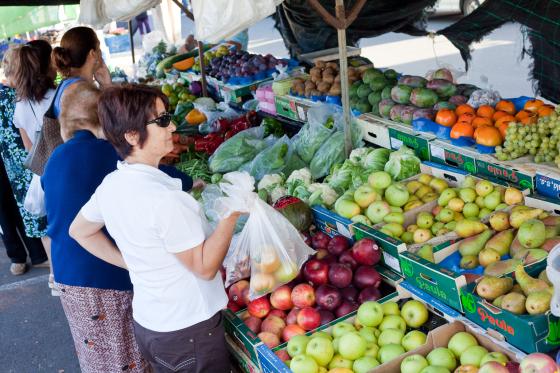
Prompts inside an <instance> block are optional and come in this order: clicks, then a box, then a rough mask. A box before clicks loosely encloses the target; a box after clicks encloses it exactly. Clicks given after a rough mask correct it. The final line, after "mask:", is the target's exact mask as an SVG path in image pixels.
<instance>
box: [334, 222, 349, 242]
mask: <svg viewBox="0 0 560 373" xmlns="http://www.w3.org/2000/svg"><path fill="white" fill-rule="evenodd" d="M336 230H337V231H338V233H340V234H341V235H343V236H344V237H347V238H349V239H352V233H350V231H349V230H348V228H347V227H346V226H345V225H344V224H342V223H339V222H336Z"/></svg>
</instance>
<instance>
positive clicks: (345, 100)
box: [335, 0, 352, 157]
mask: <svg viewBox="0 0 560 373" xmlns="http://www.w3.org/2000/svg"><path fill="white" fill-rule="evenodd" d="M335 10H336V18H338V19H344V18H345V11H344V0H336V5H335ZM337 33H338V53H339V57H340V87H341V89H342V95H341V96H342V97H341V98H342V111H343V113H344V150H345V152H346V157H348V156H349V155H350V152H351V151H352V131H351V127H350V126H351V123H352V122H351V117H350V99H349V95H350V90H349V87H348V56H347V55H346V29H341V28H338V29H337Z"/></svg>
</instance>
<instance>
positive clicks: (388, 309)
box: [381, 302, 401, 316]
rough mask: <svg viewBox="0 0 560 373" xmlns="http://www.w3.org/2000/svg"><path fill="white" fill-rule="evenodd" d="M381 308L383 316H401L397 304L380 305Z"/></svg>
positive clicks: (386, 303)
mask: <svg viewBox="0 0 560 373" xmlns="http://www.w3.org/2000/svg"><path fill="white" fill-rule="evenodd" d="M381 308H382V309H383V314H384V315H385V316H388V315H396V316H399V315H400V314H401V311H400V310H399V305H398V303H397V302H385V303H383V304H382V305H381Z"/></svg>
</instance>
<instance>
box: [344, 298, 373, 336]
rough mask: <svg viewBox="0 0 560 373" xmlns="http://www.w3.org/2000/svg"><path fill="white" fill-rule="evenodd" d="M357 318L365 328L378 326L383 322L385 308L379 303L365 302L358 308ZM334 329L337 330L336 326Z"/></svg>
mask: <svg viewBox="0 0 560 373" xmlns="http://www.w3.org/2000/svg"><path fill="white" fill-rule="evenodd" d="M356 318H357V319H358V321H359V322H360V324H362V325H363V326H372V327H375V326H378V325H379V324H381V322H382V321H383V308H382V307H381V305H380V304H379V303H377V302H372V301H368V302H364V303H362V305H361V306H360V307H359V308H358V313H357V315H356ZM337 325H339V324H337ZM334 327H335V328H336V325H335V326H334ZM333 333H334V331H333Z"/></svg>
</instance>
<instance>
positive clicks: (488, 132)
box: [476, 126, 503, 146]
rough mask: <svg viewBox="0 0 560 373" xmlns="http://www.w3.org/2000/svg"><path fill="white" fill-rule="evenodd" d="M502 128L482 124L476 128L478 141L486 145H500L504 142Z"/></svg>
mask: <svg viewBox="0 0 560 373" xmlns="http://www.w3.org/2000/svg"><path fill="white" fill-rule="evenodd" d="M502 141H503V140H502V135H501V133H500V130H499V129H497V128H496V127H493V126H482V127H479V128H477V129H476V143H477V144H480V145H484V146H498V145H500V144H501V143H502Z"/></svg>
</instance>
